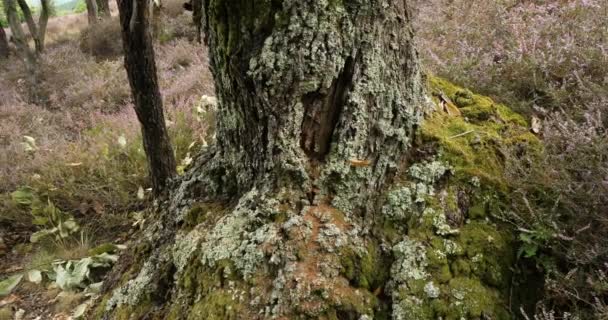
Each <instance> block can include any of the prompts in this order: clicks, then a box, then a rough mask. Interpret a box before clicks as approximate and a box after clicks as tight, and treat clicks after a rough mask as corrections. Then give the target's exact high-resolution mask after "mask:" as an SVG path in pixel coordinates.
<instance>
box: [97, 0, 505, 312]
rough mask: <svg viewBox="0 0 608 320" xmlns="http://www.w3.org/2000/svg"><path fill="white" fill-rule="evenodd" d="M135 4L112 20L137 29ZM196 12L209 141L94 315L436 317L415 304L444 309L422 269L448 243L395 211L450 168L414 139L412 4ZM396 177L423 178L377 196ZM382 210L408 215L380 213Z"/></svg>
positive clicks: (125, 5)
mask: <svg viewBox="0 0 608 320" xmlns="http://www.w3.org/2000/svg"><path fill="white" fill-rule="evenodd" d="M140 6H144V5H143V4H141V3H140V2H139V1H137V2H130V1H119V7H120V10H121V21H122V24H123V30H127V31H128V30H134V29H129V28H137V27H138V26H142V25H144V24H140V23H136V22H138V20H136V19H133V18H132V17H131V15H130V14H126V13H128V12H129V11H127V10H129V9H131V8H132V12H134V11H136V10H137V11H139V10H143V9H142V8H141V7H140ZM202 8H203V14H202V15H201V17H202V26H203V30H204V34H205V38H206V43H207V45H208V46H209V53H210V61H211V68H212V72H213V75H214V79H215V84H216V93H217V96H218V100H219V108H218V112H217V131H216V136H217V142H216V145H215V146H213V147H210V148H209V149H207V150H206V152H204V153H203V154H201V155H199V156H198V158H197V159H196V160H195V162H194V164H193V165H192V167H191V169H190V170H189V171H188V172H187V173H186V174H185V176H184V177H183V178H181V179H180V184H179V185H176V186H175V188H172V189H171V193H170V196H169V197H168V199H167V200H166V201H165V202H162V203H163V204H162V205H161V206H160V207H159V209H158V211H157V212H154V213H152V214H153V215H154V219H151V220H153V222H152V223H151V224H150V225H149V226H148V228H147V229H146V231H145V232H143V234H142V235H141V237H139V239H141V240H140V242H139V243H138V244H136V245H134V246H133V247H134V248H137V249H133V252H132V254H128V255H127V256H128V258H125V259H123V260H121V262H120V264H119V265H118V266H117V268H116V269H115V270H114V273H113V275H112V276H110V277H109V278H108V279H107V280H106V281H105V283H104V286H105V289H104V290H105V292H106V294H107V296H106V297H105V298H104V299H103V301H104V303H103V305H102V306H100V307H99V308H98V311H99V310H101V311H100V312H102V314H103V315H104V318H105V319H112V318H114V317H115V316H116V315H121V316H123V317H129V316H130V317H132V318H140V317H148V318H155V317H158V318H165V317H166V318H182V319H185V318H188V319H266V318H276V319H300V318H302V319H305V318H311V319H370V318H383V319H388V318H391V317H392V318H393V319H434V311H429V312H426V311H425V310H422V311H421V310H415V309H414V308H415V307H416V301H422V299H438V300H436V301H435V302H433V305H438V306H439V307H438V308H443V311H441V312H447V310H448V309H449V308H450V307H449V305H448V304H449V303H450V299H452V298H451V297H450V294H446V295H445V296H440V294H439V293H438V292H439V289H437V288H436V287H435V286H434V284H433V282H432V281H430V282H428V283H427V282H426V281H425V280H426V279H427V278H426V277H427V272H429V273H438V272H440V271H442V270H445V269H446V268H447V269H448V271H447V273H449V265H448V266H444V267H442V268H443V269H441V268H436V269H429V270H427V269H426V264H427V263H430V262H428V261H427V260H426V255H425V252H426V247H425V246H427V245H429V244H428V243H427V242H430V243H436V242H437V243H441V245H442V244H443V239H440V238H435V240H437V241H431V240H428V241H426V242H422V241H421V242H417V241H414V240H411V239H410V238H409V237H408V231H407V230H406V229H407V225H408V222H407V221H408V220H409V218H410V217H409V216H407V213H405V212H408V210H411V211H412V212H414V211H416V210H417V208H418V207H417V206H418V205H417V204H416V203H420V202H421V201H422V202H424V200H422V198H424V196H423V195H421V194H425V192H426V191H424V190H433V183H435V182H437V181H438V180H440V178H441V177H443V176H444V174H445V173H446V172H447V171H448V170H449V169H448V168H447V167H446V166H443V165H441V164H439V163H437V162H432V161H430V162H428V163H427V162H423V161H420V160H419V159H418V158H417V157H416V153H417V152H418V150H416V149H414V148H412V143H413V141H414V138H415V135H414V133H415V132H416V127H417V125H418V124H419V123H420V122H421V120H422V118H423V115H424V114H425V113H426V112H430V111H431V104H430V103H429V102H428V101H429V99H428V98H427V94H426V90H425V86H426V84H425V81H424V80H423V76H422V74H421V68H420V65H419V59H418V54H417V51H416V49H415V46H414V40H413V31H412V27H411V17H410V13H409V8H408V7H407V1H402V0H389V1H386V0H365V1H363V0H352V1H316V0H304V1H303V0H289V1H262V0H260V1H229V0H211V1H205V2H204V5H203V7H202ZM144 11H145V10H144ZM142 15H143V13H142ZM129 21H131V23H130V24H129ZM129 25H130V26H131V27H129ZM131 32H133V31H131ZM126 34H127V35H128V33H126ZM132 41H133V40H131V41H129V38H128V37H125V46H130V48H131V49H130V50H132V49H133V48H138V49H140V52H141V48H142V47H143V46H144V45H145V43H148V42H147V41H146V42H145V43H140V44H138V45H135V44H134V43H133V42H132ZM141 61H142V59H140V60H135V59H133V60H128V61H127V66H129V64H133V65H134V64H136V63H138V62H139V63H141ZM152 65H153V64H152ZM132 67H133V66H132ZM417 162H419V163H417ZM408 174H409V176H408ZM406 178H407V179H412V180H413V181H417V182H418V184H414V185H418V187H414V189H415V190H414V191H412V190H411V189H407V188H405V190H404V191H402V192H401V193H398V194H397V195H387V193H389V191H390V190H393V189H395V188H396V184H397V183H398V182H399V181H403V180H405V179H406ZM416 188H418V189H416ZM416 190H417V191H416ZM411 192H414V194H411ZM432 193H433V192H432V191H430V194H432ZM412 195H416V197H414V200H412V199H411V196H412ZM387 198H388V200H387ZM387 201H388V202H387ZM401 201H403V203H401ZM441 201H443V200H441ZM437 202H438V203H439V202H440V201H439V200H438V201H437ZM385 203H386V205H384V204H385ZM456 206H457V205H456ZM393 210H394V211H395V212H400V214H401V213H402V214H403V215H404V220H401V221H400V222H398V223H396V222H394V221H393V222H392V223H391V220H390V219H389V218H387V217H388V216H390V215H391V212H393ZM420 215H422V214H420ZM427 215H434V213H433V212H430V211H429V212H427ZM436 217H437V219H440V218H443V219H444V220H443V221H445V215H444V214H443V212H442V213H441V215H437V216H436ZM411 218H412V221H414V222H413V223H423V222H419V220H423V219H422V218H420V219H418V218H414V217H413V216H412V217H411ZM431 220H433V219H431ZM443 227H445V228H447V229H448V230H449V229H450V226H448V225H447V224H445V223H444V224H443ZM431 228H433V227H432V226H431ZM489 228H492V227H489ZM492 230H493V229H492ZM414 233H415V230H414V232H412V235H413V234H414ZM420 233H421V234H422V235H425V236H426V235H429V237H431V235H433V234H435V233H434V231H433V229H429V230H424V232H422V230H421V231H420ZM482 234H483V233H482ZM493 235H494V237H492V238H493V239H496V241H497V242H499V239H498V238H499V237H498V235H496V234H493ZM478 238H479V237H478ZM481 238H482V239H483V241H486V243H487V240H486V239H487V237H485V234H484V236H481ZM493 246H494V245H493ZM493 251H494V252H500V254H503V253H504V251H502V249H501V250H499V249H496V248H494V249H493ZM506 251H508V249H507V250H506ZM433 252H434V251H433ZM484 253H485V252H484ZM487 254H488V255H489V256H491V255H492V254H495V253H493V252H489V253H487ZM510 254H511V252H510V251H508V253H506V256H509V255H510ZM492 257H493V256H492ZM438 259H440V258H438ZM446 264H447V263H446ZM501 270H502V269H501ZM496 274H498V275H500V276H502V273H501V271H496ZM125 275H128V276H126V277H127V279H129V281H125ZM444 275H445V273H444ZM463 279H464V280H463V281H466V282H465V283H467V284H468V283H473V284H474V285H472V286H471V287H470V288H466V290H469V291H470V292H473V291H474V292H482V294H481V296H484V297H485V296H486V293H487V296H488V297H489V298H488V299H486V300H484V302H483V303H484V305H483V307H477V306H478V305H477V304H475V303H460V305H464V307H462V308H464V309H466V310H465V311H463V314H465V315H468V314H474V315H475V316H474V317H476V318H480V317H481V316H482V312H483V314H484V315H486V316H488V317H490V318H496V319H502V316H503V315H504V314H506V311H505V309H504V307H503V306H504V305H506V303H505V301H506V300H503V299H502V298H504V297H503V296H501V293H500V292H498V290H497V289H494V288H493V287H492V284H487V283H485V280H480V279H479V278H476V276H471V278H468V276H464V277H463ZM501 279H502V278H501ZM505 279H506V277H505ZM445 281H447V280H444V282H445ZM459 284H460V282H456V284H455V286H457V285H459ZM494 285H496V284H494ZM501 285H502V282H501ZM423 288H424V289H423ZM110 289H115V290H110ZM501 289H502V287H501ZM415 290H417V291H415ZM469 291H467V292H469ZM426 292H428V294H427V293H426ZM410 295H411V296H410ZM429 297H430V298H429ZM463 297H464V296H463ZM498 297H500V298H498ZM417 299H418V300H417ZM439 299H445V300H447V301H445V302H444V301H443V300H441V301H440V300H439ZM463 299H464V298H463ZM471 299H474V298H471ZM441 303H443V304H441ZM428 304H429V305H431V302H428ZM142 306H143V307H142ZM468 308H470V310H471V311H469V309H468ZM473 308H477V309H474V310H473ZM478 310H482V311H479V312H478ZM425 312H426V313H425ZM414 313H415V314H414ZM391 314H392V315H391ZM416 315H418V316H416ZM465 317H466V316H465Z"/></svg>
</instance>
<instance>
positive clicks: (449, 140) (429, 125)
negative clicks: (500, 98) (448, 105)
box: [420, 77, 541, 191]
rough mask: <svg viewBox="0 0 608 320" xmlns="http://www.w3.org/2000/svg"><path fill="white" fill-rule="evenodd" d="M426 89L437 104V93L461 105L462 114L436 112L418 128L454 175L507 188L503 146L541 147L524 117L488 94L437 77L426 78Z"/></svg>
mask: <svg viewBox="0 0 608 320" xmlns="http://www.w3.org/2000/svg"><path fill="white" fill-rule="evenodd" d="M429 88H430V90H431V92H432V94H433V95H434V100H435V102H436V103H437V105H440V104H439V99H440V98H439V97H440V96H444V97H447V98H448V99H451V100H452V101H453V102H454V103H455V104H456V105H457V106H458V107H460V111H461V112H462V117H461V116H453V115H448V114H447V113H444V112H435V113H434V114H433V115H432V116H430V117H429V118H428V119H426V120H425V121H424V123H423V125H422V127H421V130H420V137H421V139H422V141H423V143H432V142H434V143H435V144H436V146H437V147H438V148H439V155H440V158H441V159H442V160H444V161H447V162H448V163H450V164H451V165H453V166H454V167H455V172H456V175H457V177H459V178H463V179H464V178H466V179H470V178H471V177H477V178H479V179H482V180H483V182H486V183H490V184H491V185H492V186H493V187H494V188H497V189H498V190H499V191H506V190H507V189H508V183H507V181H505V177H504V159H503V155H502V149H503V148H508V147H512V146H515V145H524V146H525V147H526V148H527V149H528V150H531V151H533V150H536V149H539V148H540V146H541V144H540V141H539V140H538V138H536V137H535V136H534V135H533V134H531V133H530V132H529V127H528V124H527V122H526V121H525V119H524V118H523V117H522V116H520V115H518V114H517V113H515V112H513V111H511V110H510V109H509V108H508V107H506V106H504V105H501V104H497V103H495V102H494V101H492V100H491V99H490V98H488V97H483V96H479V95H475V94H472V93H470V92H469V91H468V90H466V89H463V88H460V87H458V86H456V85H453V84H451V83H449V82H448V81H446V80H443V79H440V78H436V77H429Z"/></svg>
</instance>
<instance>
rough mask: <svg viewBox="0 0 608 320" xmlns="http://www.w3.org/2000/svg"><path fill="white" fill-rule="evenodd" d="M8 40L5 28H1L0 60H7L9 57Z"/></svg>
mask: <svg viewBox="0 0 608 320" xmlns="http://www.w3.org/2000/svg"><path fill="white" fill-rule="evenodd" d="M9 53H10V51H9V47H8V39H7V38H6V32H4V27H2V26H0V58H7V57H8V55H9Z"/></svg>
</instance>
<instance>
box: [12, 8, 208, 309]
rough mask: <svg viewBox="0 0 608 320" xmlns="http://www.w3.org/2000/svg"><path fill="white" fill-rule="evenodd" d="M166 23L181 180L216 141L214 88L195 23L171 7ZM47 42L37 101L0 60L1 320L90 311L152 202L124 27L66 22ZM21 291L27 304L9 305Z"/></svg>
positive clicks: (161, 47) (161, 59)
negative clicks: (93, 298) (22, 313)
mask: <svg viewBox="0 0 608 320" xmlns="http://www.w3.org/2000/svg"><path fill="white" fill-rule="evenodd" d="M173 6H174V7H175V6H181V2H180V3H177V2H176V3H175V4H173ZM170 14H171V15H170ZM163 24H164V26H165V28H164V29H163V30H166V31H165V33H163V35H162V38H161V39H159V43H158V44H157V47H156V54H157V65H158V69H159V79H160V86H161V90H162V94H163V98H164V104H165V113H166V118H167V127H168V130H169V134H170V136H171V139H172V142H173V146H174V150H175V154H176V159H177V160H178V165H179V167H178V171H179V172H183V170H184V169H185V168H186V167H187V166H188V165H189V163H190V162H191V161H192V158H193V157H194V156H195V155H196V154H197V153H198V152H199V151H200V150H201V149H202V148H204V147H206V145H207V140H209V139H211V137H210V133H209V132H211V131H212V128H213V125H214V124H213V115H212V113H213V109H212V106H213V99H212V98H209V96H212V95H213V82H212V80H211V75H210V74H209V71H208V69H207V61H206V59H207V56H206V52H205V49H204V48H202V47H201V46H200V45H199V44H197V43H196V42H194V41H192V40H193V39H194V38H195V33H194V27H193V26H192V25H191V16H190V15H189V14H187V13H184V12H183V11H181V10H175V9H173V10H172V11H171V10H167V11H166V13H165V16H164V17H163ZM47 39H48V41H47V52H45V54H44V55H43V56H42V57H41V58H42V62H41V74H42V77H41V78H42V80H41V82H42V83H41V84H40V88H41V91H40V92H38V97H42V99H39V100H37V101H36V104H34V103H33V101H32V99H31V98H32V97H30V95H29V92H30V89H31V88H29V87H28V86H27V83H26V82H25V81H24V80H23V78H24V77H25V74H24V73H25V70H24V68H23V65H22V64H21V62H20V61H19V58H18V57H17V56H12V57H10V58H9V60H6V61H0V74H1V76H0V121H1V123H2V124H1V126H0V148H2V152H0V257H2V258H0V270H1V271H0V272H1V273H3V274H7V275H13V276H12V277H9V278H8V279H5V278H4V276H3V277H2V278H1V279H0V280H5V281H1V282H0V301H3V303H1V304H0V319H2V320H4V319H13V313H14V312H18V311H19V309H23V310H24V311H26V318H29V317H32V318H34V315H36V314H37V315H38V316H42V318H45V319H46V318H49V319H50V318H51V316H52V315H53V314H58V315H61V314H64V315H66V316H70V315H74V314H76V315H78V313H82V312H84V308H85V307H84V305H83V304H82V303H83V302H85V301H87V298H88V297H89V296H91V295H92V294H93V293H94V292H96V291H98V290H99V286H100V281H101V279H102V278H103V275H104V274H105V272H107V271H108V270H109V268H110V267H111V266H112V265H113V264H114V262H115V261H116V260H117V258H118V254H119V253H120V251H121V250H122V249H123V248H124V247H123V244H124V243H126V242H127V240H128V239H129V235H130V233H131V232H132V231H133V230H137V229H139V228H140V225H141V224H143V223H144V221H145V217H144V216H143V215H142V213H141V211H142V210H144V209H145V208H147V207H148V206H150V205H151V200H150V199H151V194H150V186H149V182H148V180H147V169H146V156H145V153H144V150H143V147H142V144H141V132H140V129H139V126H138V125H137V117H136V116H135V112H134V111H133V107H132V105H131V98H130V94H131V93H130V90H129V84H128V81H127V77H126V74H125V71H124V68H123V61H122V52H121V50H122V48H121V47H120V43H121V41H120V30H119V26H118V21H117V19H116V18H113V19H110V20H105V21H100V22H99V23H98V24H97V25H96V26H95V28H89V27H87V25H86V17H83V16H65V17H59V18H56V19H54V20H53V19H52V20H51V21H50V23H49V26H48V35H47ZM11 270H12V271H11ZM17 284H19V285H17ZM9 289H10V290H9ZM11 291H12V293H13V295H11V294H10V293H11ZM58 293H60V294H59V295H57V294H58ZM17 295H18V296H22V297H28V299H24V301H21V303H18V304H17V306H18V308H16V307H14V306H10V305H9V306H6V303H5V302H6V301H8V300H6V299H10V298H11V297H16V296H17ZM3 298H4V300H2V299H3ZM13 309H14V310H13ZM7 315H8V316H7Z"/></svg>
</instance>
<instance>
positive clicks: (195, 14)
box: [190, 0, 203, 43]
mask: <svg viewBox="0 0 608 320" xmlns="http://www.w3.org/2000/svg"><path fill="white" fill-rule="evenodd" d="M190 3H191V5H192V20H193V22H194V25H195V26H196V41H197V42H199V43H201V42H202V33H203V29H202V27H203V26H202V24H203V0H191V1H190Z"/></svg>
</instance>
